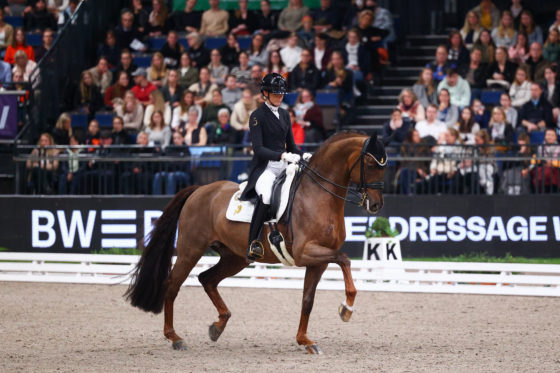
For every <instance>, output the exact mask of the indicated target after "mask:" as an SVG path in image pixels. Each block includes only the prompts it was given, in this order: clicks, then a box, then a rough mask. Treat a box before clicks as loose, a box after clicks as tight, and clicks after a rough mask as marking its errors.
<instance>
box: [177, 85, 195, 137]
mask: <svg viewBox="0 0 560 373" xmlns="http://www.w3.org/2000/svg"><path fill="white" fill-rule="evenodd" d="M194 98H195V94H194V92H191V91H188V90H185V91H183V96H182V97H181V101H180V102H179V105H177V106H176V107H175V108H174V109H173V119H172V120H171V128H172V129H173V131H177V130H178V129H179V128H184V126H185V124H186V123H187V121H188V120H189V109H190V108H191V107H194V108H195V109H196V110H197V111H198V119H197V121H200V119H201V118H202V108H201V107H200V106H199V105H197V104H196V103H195V100H194Z"/></svg>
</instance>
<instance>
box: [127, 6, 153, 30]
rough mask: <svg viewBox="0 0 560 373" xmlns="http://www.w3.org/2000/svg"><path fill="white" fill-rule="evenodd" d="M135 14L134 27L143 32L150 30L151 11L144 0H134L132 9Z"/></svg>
mask: <svg viewBox="0 0 560 373" xmlns="http://www.w3.org/2000/svg"><path fill="white" fill-rule="evenodd" d="M130 10H131V11H132V13H133V14H134V22H133V23H132V27H134V28H135V29H137V30H138V31H139V32H140V33H141V34H145V33H146V32H147V31H148V22H149V20H150V13H148V11H147V10H146V9H144V6H143V4H142V0H132V7H131V9H130Z"/></svg>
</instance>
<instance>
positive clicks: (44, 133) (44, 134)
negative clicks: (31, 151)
mask: <svg viewBox="0 0 560 373" xmlns="http://www.w3.org/2000/svg"><path fill="white" fill-rule="evenodd" d="M43 136H45V137H46V138H47V139H49V143H50V144H49V145H56V144H55V143H54V138H53V137H52V135H51V134H50V133H48V132H43V133H42V134H41V136H39V140H38V141H37V145H38V146H40V145H41V137H43Z"/></svg>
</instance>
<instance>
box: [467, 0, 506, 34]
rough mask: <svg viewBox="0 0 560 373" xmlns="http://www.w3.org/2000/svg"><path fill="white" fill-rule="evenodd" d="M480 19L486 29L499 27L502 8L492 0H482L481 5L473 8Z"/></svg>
mask: <svg viewBox="0 0 560 373" xmlns="http://www.w3.org/2000/svg"><path fill="white" fill-rule="evenodd" d="M471 11H472V12H475V13H476V15H477V16H478V18H479V19H480V25H481V26H482V27H484V28H486V29H492V28H494V27H498V24H499V23H500V10H499V9H498V8H497V7H496V5H494V3H493V2H492V0H482V1H481V2H480V5H478V6H476V7H474V8H473V9H471Z"/></svg>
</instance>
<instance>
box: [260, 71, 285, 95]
mask: <svg viewBox="0 0 560 373" xmlns="http://www.w3.org/2000/svg"><path fill="white" fill-rule="evenodd" d="M287 88H288V84H287V83H286V79H284V77H283V76H282V75H280V74H277V73H270V74H266V75H265V77H264V78H262V80H261V93H262V94H263V95H264V92H268V93H273V94H278V95H285V94H286V92H287V91H288V89H287Z"/></svg>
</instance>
